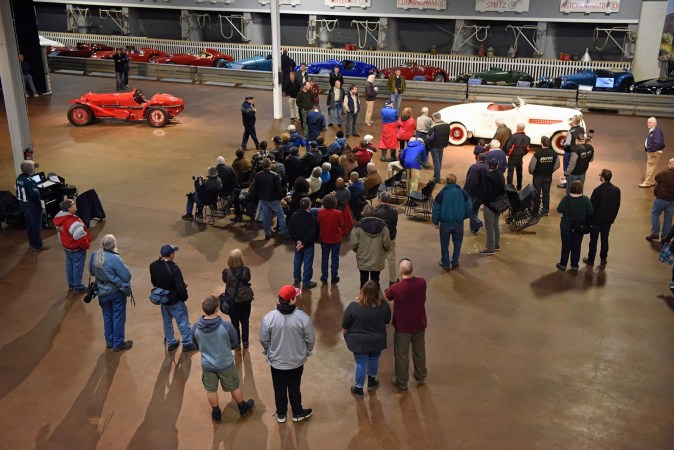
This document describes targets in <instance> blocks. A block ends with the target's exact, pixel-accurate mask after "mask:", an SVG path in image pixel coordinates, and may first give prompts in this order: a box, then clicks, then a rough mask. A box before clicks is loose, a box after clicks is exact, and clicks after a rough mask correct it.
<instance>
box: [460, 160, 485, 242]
mask: <svg viewBox="0 0 674 450" xmlns="http://www.w3.org/2000/svg"><path fill="white" fill-rule="evenodd" d="M488 173H489V166H488V165H487V155H485V154H484V153H480V154H479V155H477V161H476V162H475V164H473V165H472V166H470V167H469V168H468V173H466V183H465V184H464V185H463V189H464V190H465V191H466V192H468V194H469V195H470V202H471V204H472V205H473V207H472V208H471V212H470V216H469V217H468V218H469V219H470V231H471V232H472V233H473V234H477V233H478V232H479V231H480V228H482V227H483V226H484V224H483V223H482V221H481V220H480V218H479V217H478V213H479V212H480V205H481V204H482V198H483V197H484V188H485V179H486V177H487V174H488Z"/></svg>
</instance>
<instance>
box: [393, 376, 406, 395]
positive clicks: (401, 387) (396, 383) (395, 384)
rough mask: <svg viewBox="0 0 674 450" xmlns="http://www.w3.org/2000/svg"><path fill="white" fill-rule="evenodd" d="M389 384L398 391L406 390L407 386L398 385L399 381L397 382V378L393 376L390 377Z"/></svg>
mask: <svg viewBox="0 0 674 450" xmlns="http://www.w3.org/2000/svg"><path fill="white" fill-rule="evenodd" d="M391 383H392V384H393V385H394V386H395V387H397V388H398V389H402V390H403V391H406V390H407V385H406V384H402V383H400V381H398V378H397V377H396V376H395V375H393V376H392V377H391Z"/></svg>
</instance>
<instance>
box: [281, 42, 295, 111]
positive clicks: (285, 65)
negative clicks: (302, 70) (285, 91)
mask: <svg viewBox="0 0 674 450" xmlns="http://www.w3.org/2000/svg"><path fill="white" fill-rule="evenodd" d="M294 69H295V61H294V60H293V59H292V58H291V57H290V56H289V55H288V49H287V48H284V49H283V52H282V53H281V73H282V74H283V81H282V83H283V84H282V85H281V86H283V87H284V88H285V87H287V86H288V81H289V80H290V79H291V78H295V77H293V76H291V74H293V73H295V72H293V70H294ZM290 111H291V114H290V117H291V120H292V117H293V115H292V108H291V110H290Z"/></svg>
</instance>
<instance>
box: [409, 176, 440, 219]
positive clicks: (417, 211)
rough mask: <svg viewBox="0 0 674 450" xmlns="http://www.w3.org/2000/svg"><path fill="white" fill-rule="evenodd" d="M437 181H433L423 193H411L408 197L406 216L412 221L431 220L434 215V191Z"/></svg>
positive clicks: (425, 187) (424, 188) (422, 190)
mask: <svg viewBox="0 0 674 450" xmlns="http://www.w3.org/2000/svg"><path fill="white" fill-rule="evenodd" d="M434 188H435V181H433V180H431V181H429V182H428V184H427V185H426V186H424V187H423V189H421V191H416V192H411V193H410V195H408V196H407V204H406V205H405V216H407V218H408V219H412V220H424V221H428V220H430V218H431V216H432V215H433V189H434Z"/></svg>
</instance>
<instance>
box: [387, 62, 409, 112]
mask: <svg viewBox="0 0 674 450" xmlns="http://www.w3.org/2000/svg"><path fill="white" fill-rule="evenodd" d="M386 88H387V89H388V91H389V92H390V93H391V101H392V102H393V104H394V108H395V110H396V111H399V110H400V102H401V101H402V99H403V94H404V93H405V89H407V86H406V84H405V78H403V77H402V76H400V69H396V71H395V74H393V75H391V76H390V77H389V78H388V82H387V83H386Z"/></svg>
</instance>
